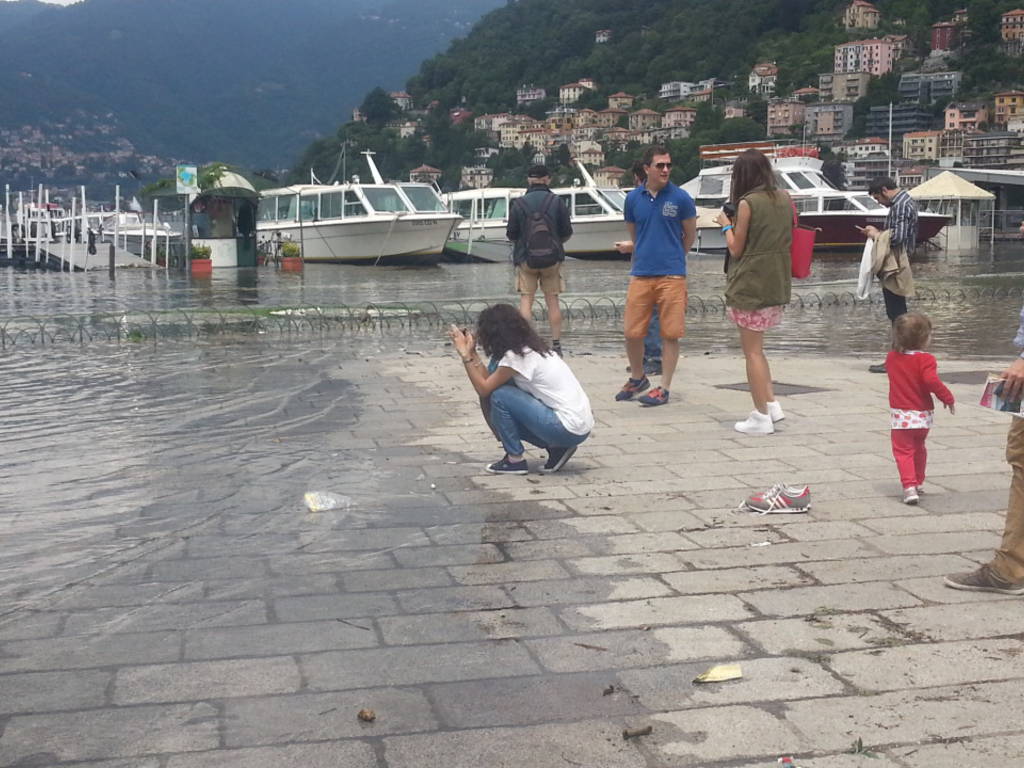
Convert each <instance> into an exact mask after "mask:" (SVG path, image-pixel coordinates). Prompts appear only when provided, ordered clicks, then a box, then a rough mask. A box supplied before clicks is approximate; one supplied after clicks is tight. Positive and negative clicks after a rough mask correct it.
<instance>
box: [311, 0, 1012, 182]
mask: <svg viewBox="0 0 1024 768" xmlns="http://www.w3.org/2000/svg"><path fill="white" fill-rule="evenodd" d="M848 4H849V2H848V0H559V1H558V2H551V1H550V0H512V1H510V2H508V3H507V4H506V5H504V6H503V7H501V8H498V9H495V10H494V11H492V12H491V13H489V14H488V15H487V16H485V17H484V18H483V19H482V20H480V22H478V23H477V25H476V26H475V27H474V28H473V30H472V32H471V33H470V34H469V35H467V36H466V37H465V38H461V39H457V40H455V41H453V42H452V43H451V45H449V47H448V49H447V50H446V51H445V52H443V53H441V54H438V55H436V56H434V57H432V58H430V59H428V60H427V61H425V62H424V63H423V64H422V66H421V67H420V70H419V73H418V74H416V75H415V76H414V77H412V78H411V79H410V80H409V81H408V84H407V90H408V91H409V92H410V93H411V94H412V95H413V96H414V97H415V98H416V100H417V102H418V103H419V104H421V105H425V104H430V103H431V102H433V101H436V102H437V104H438V109H437V110H435V112H434V113H432V114H431V116H430V117H429V118H427V120H426V121H425V123H424V131H423V132H424V133H425V134H427V135H429V136H430V139H431V141H430V142H429V145H428V144H426V143H424V142H422V141H421V140H419V139H417V138H407V139H398V138H397V136H396V135H394V134H392V133H390V132H388V131H387V130H382V129H381V128H380V126H373V125H357V124H349V125H346V126H343V127H341V128H340V129H339V132H338V136H337V138H334V137H332V138H327V139H323V140H321V141H319V142H316V143H314V144H312V145H311V146H310V147H309V148H308V149H307V151H306V153H305V155H304V156H303V158H302V160H301V161H300V163H299V167H298V168H297V169H296V173H297V174H302V173H307V172H308V168H309V167H313V168H316V169H318V170H319V171H320V172H324V171H325V170H327V169H329V168H330V167H332V166H333V164H334V158H335V157H336V155H337V151H338V145H339V140H344V139H348V140H350V141H352V142H354V143H355V144H358V145H360V146H361V147H363V146H367V147H371V148H374V149H376V150H377V151H378V152H379V154H380V155H381V156H382V158H383V159H381V160H380V162H382V163H383V164H384V165H385V166H386V168H387V170H388V171H389V172H390V173H392V174H394V175H398V174H400V173H401V172H402V171H403V169H404V170H407V169H408V168H410V167H412V166H414V165H417V164H419V163H422V162H426V163H428V164H430V165H433V166H436V167H439V168H441V169H442V170H444V171H445V177H444V180H445V182H446V183H447V184H449V185H453V184H454V183H457V178H458V177H457V174H458V168H459V167H460V166H461V165H463V164H467V165H471V164H473V162H474V160H473V157H474V155H473V152H474V149H475V148H476V147H479V146H482V145H484V144H486V143H487V142H486V139H485V138H484V137H482V136H481V135H479V134H476V133H474V132H473V131H472V126H471V125H465V124H464V125H462V126H453V125H451V124H450V121H449V120H448V119H447V116H448V110H449V109H451V108H454V107H462V108H465V109H469V110H471V111H473V112H474V113H475V114H483V113H493V112H505V111H515V110H516V95H515V91H516V87H517V86H519V85H520V84H524V83H530V84H534V85H536V86H539V87H542V88H545V89H546V90H547V93H548V99H547V100H546V101H545V102H538V103H535V104H533V105H531V106H530V108H529V110H528V111H529V112H530V113H531V114H533V115H534V116H535V117H541V116H543V114H544V111H545V110H546V109H549V108H550V107H551V106H552V105H553V104H555V103H556V102H557V97H558V88H559V86H560V85H562V84H565V83H570V82H574V81H576V80H578V79H580V78H582V77H590V78H593V79H594V80H595V81H596V82H597V88H596V89H595V90H593V91H590V92H587V93H586V94H585V95H584V97H583V98H582V99H581V100H580V102H579V103H577V104H576V105H575V106H577V107H590V108H594V109H602V108H604V107H605V106H607V97H608V95H609V94H611V93H615V92H617V91H620V90H621V91H626V92H628V93H631V94H636V95H639V96H640V97H641V101H640V102H639V103H638V104H637V106H659V107H664V103H663V102H658V101H657V99H656V96H657V93H658V89H659V86H660V84H661V83H663V82H666V81H671V80H685V81H698V80H702V79H705V78H711V77H716V78H721V79H722V80H725V81H727V82H728V83H730V85H729V86H728V87H726V88H723V89H722V90H721V91H716V99H718V98H719V97H720V98H721V99H722V100H724V99H726V98H730V97H734V98H743V99H746V98H747V97H748V93H747V75H748V73H749V72H750V70H751V67H752V66H753V65H754V64H755V63H756V62H758V61H764V60H772V61H775V62H776V63H777V65H778V68H779V82H778V92H779V93H780V94H786V93H789V92H790V91H791V90H793V89H795V88H799V87H802V86H807V85H813V86H817V84H818V75H819V73H822V72H830V71H832V67H833V54H834V46H835V45H836V44H838V43H842V42H846V41H849V40H854V39H859V38H865V37H872V36H876V35H883V34H890V33H891V34H905V35H907V36H908V37H909V41H910V44H911V45H910V48H911V53H910V55H909V56H908V57H907V58H906V59H905V60H904V61H902V62H901V64H900V66H901V67H902V68H903V69H913V68H916V67H918V66H920V64H921V62H922V60H923V58H924V56H926V55H927V53H928V51H929V39H930V38H929V35H930V29H931V24H932V23H934V22H936V21H940V20H944V19H948V18H949V17H950V15H951V14H952V13H953V11H955V10H958V9H960V8H967V10H968V13H969V16H970V24H969V30H970V34H971V37H970V45H969V46H968V48H967V49H966V50H965V52H964V54H963V56H962V57H960V58H959V59H956V58H954V59H953V60H952V61H950V62H948V65H949V66H951V67H954V68H959V69H962V70H963V71H964V74H965V77H964V82H963V88H962V93H961V95H963V96H965V97H985V96H987V95H990V94H991V92H992V91H993V90H994V89H998V88H1000V87H1011V86H1014V87H1019V86H1020V85H1021V84H1022V78H1024V64H1022V60H1021V59H1010V58H1008V57H1006V56H1004V55H1003V54H1001V53H1000V52H999V50H998V46H997V44H996V43H997V41H998V37H999V14H1000V13H1001V12H1002V11H1005V10H1009V9H1012V8H1015V7H1017V6H1018V5H1019V4H1020V0H875V5H876V6H877V7H878V8H879V10H880V11H881V12H882V18H883V22H882V26H881V27H880V28H879V29H878V30H863V29H862V30H851V31H847V30H845V29H844V28H843V26H842V24H841V17H842V12H843V10H844V8H845V7H846V6H847V5H848ZM600 29H608V30H611V33H612V34H611V40H610V41H609V42H606V43H597V42H596V41H595V35H594V33H595V31H597V30H600ZM897 82H898V73H897V74H895V75H890V76H886V77H882V78H876V79H874V81H873V82H872V84H871V88H870V91H869V94H868V97H867V98H865V99H862V100H861V102H860V103H858V104H857V105H856V114H858V115H863V114H864V113H865V112H866V111H867V108H868V107H869V106H871V105H872V104H882V103H886V102H888V101H890V100H894V99H896V95H895V94H896V90H895V89H896V84H897ZM552 97H553V98H552ZM644 98H646V100H647V101H646V103H645V102H644V101H643V99H644ZM942 106H944V105H942ZM936 108H938V106H936ZM764 109H765V106H764V102H760V103H757V102H756V101H755V102H754V103H752V104H751V109H750V110H749V113H748V114H750V117H752V118H753V120H751V119H750V118H747V119H740V120H723V119H722V117H721V114H720V113H718V112H716V111H715V110H713V109H710V108H708V107H707V106H706V105H705V106H702V107H701V109H700V112H699V114H698V122H697V125H696V126H694V132H693V134H692V138H691V139H690V140H688V141H685V142H676V143H675V146H674V147H673V151H674V152H676V153H677V154H680V155H681V156H682V158H683V159H684V162H683V163H677V169H676V175H677V176H680V177H683V176H685V175H686V174H687V173H692V172H695V168H696V166H695V163H696V160H695V158H696V147H697V146H698V145H699V144H700V143H710V142H714V141H732V140H745V139H750V138H755V137H761V136H763V135H764V127H763V123H764ZM519 111H523V110H519ZM858 124H859V125H862V124H863V122H862V120H861V122H859V123H858ZM517 154H518V153H517ZM634 154H635V153H634ZM611 160H612V161H613V162H625V160H626V158H625V157H622V156H616V155H615V153H611ZM526 162H527V160H526V159H524V158H523V157H514V156H510V153H506V152H503V153H502V154H501V155H499V156H497V157H496V158H492V159H491V160H490V161H489V164H490V165H492V167H494V168H495V171H496V180H497V179H500V178H502V174H503V173H504V172H506V171H515V173H518V174H520V175H521V172H522V170H523V167H524V165H525V163H526ZM515 173H513V174H512V175H513V176H514V175H515Z"/></svg>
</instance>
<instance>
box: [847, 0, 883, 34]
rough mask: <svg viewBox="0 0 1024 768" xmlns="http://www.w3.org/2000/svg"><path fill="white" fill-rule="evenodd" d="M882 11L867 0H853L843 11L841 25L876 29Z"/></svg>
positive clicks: (852, 27) (850, 27)
mask: <svg viewBox="0 0 1024 768" xmlns="http://www.w3.org/2000/svg"><path fill="white" fill-rule="evenodd" d="M881 20H882V13H881V11H879V10H878V8H876V7H875V5H874V4H873V3H869V2H868V1H867V0H853V2H852V3H850V4H849V5H848V6H846V10H845V11H843V26H844V27H846V29H878V23H879V22H880V21H881Z"/></svg>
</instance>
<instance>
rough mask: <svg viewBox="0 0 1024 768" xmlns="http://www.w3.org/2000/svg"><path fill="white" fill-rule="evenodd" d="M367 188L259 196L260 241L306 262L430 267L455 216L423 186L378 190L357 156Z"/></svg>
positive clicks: (314, 187)
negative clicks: (295, 246) (283, 244)
mask: <svg viewBox="0 0 1024 768" xmlns="http://www.w3.org/2000/svg"><path fill="white" fill-rule="evenodd" d="M363 154H364V155H365V156H366V159H367V163H368V164H369V166H370V172H371V174H372V175H373V179H374V183H372V184H364V183H361V182H360V181H359V180H358V178H353V179H352V180H351V181H348V182H345V183H335V184H297V185H293V186H289V187H280V188H277V189H268V190H264V191H263V192H262V193H261V195H260V203H259V212H258V216H257V224H256V229H257V233H258V236H259V238H260V240H291V241H292V242H295V243H299V244H300V245H301V246H302V255H303V259H304V260H305V261H306V262H326V263H334V264H370V265H388V264H412V265H418V264H419V265H423V264H436V263H437V262H438V261H439V260H440V258H441V251H442V249H443V248H444V244H445V241H446V240H447V239H448V236H449V235H450V234H451V231H452V229H453V228H454V227H455V225H456V223H457V222H458V221H459V216H458V215H457V214H454V213H450V212H449V211H448V209H447V208H446V206H445V204H444V202H443V201H442V200H441V198H440V197H439V196H438V194H437V192H436V191H435V189H434V188H433V187H432V186H430V185H429V184H419V183H413V182H385V181H384V180H383V179H382V178H381V176H380V173H379V171H378V170H377V167H376V165H375V164H374V162H373V157H372V153H369V152H364V153H363Z"/></svg>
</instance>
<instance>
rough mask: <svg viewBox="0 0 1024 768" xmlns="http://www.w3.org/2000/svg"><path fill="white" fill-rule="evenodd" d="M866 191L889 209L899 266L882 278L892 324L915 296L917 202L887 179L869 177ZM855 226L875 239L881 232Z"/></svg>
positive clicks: (877, 369)
mask: <svg viewBox="0 0 1024 768" xmlns="http://www.w3.org/2000/svg"><path fill="white" fill-rule="evenodd" d="M868 194H869V195H871V197H873V198H874V199H875V201H876V202H878V203H880V204H881V205H884V206H885V207H886V208H888V209H889V213H888V214H886V217H885V230H884V231H886V232H888V233H889V248H890V249H891V250H892V251H893V252H894V255H895V256H896V263H897V264H898V265H899V269H898V270H897V271H896V272H895V273H893V274H889V275H886V276H885V277H884V278H883V279H882V297H883V298H884V299H885V314H886V316H887V317H888V318H889V322H890V323H895V322H896V318H897V317H899V316H900V315H905V314H906V313H907V297H909V296H913V295H914V278H913V275H912V274H911V271H910V254H911V253H913V252H914V248H916V247H917V203H916V202H914V198H912V197H911V196H910V195H909V194H907V191H906V190H905V189H900V188H899V187H898V186H897V185H896V182H895V181H893V180H892V179H890V178H883V179H874V180H872V182H871V183H870V184H869V185H868ZM857 229H858V230H860V231H861V232H862V233H863V234H865V235H867V236H868V237H869V238H871V239H872V240H875V241H877V240H878V238H879V236H880V235H881V234H882V232H881V231H880V230H879V229H878V228H877V227H873V226H870V225H869V226H866V227H857ZM868 370H869V371H871V372H872V373H885V372H886V371H885V363H881V364H879V365H872V366H869V367H868Z"/></svg>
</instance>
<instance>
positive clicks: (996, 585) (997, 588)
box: [944, 565, 1024, 595]
mask: <svg viewBox="0 0 1024 768" xmlns="http://www.w3.org/2000/svg"><path fill="white" fill-rule="evenodd" d="M944 581H945V584H946V586H947V587H950V588H952V589H964V590H968V591H970V592H998V593H999V594H1001V595H1024V582H1020V583H1018V584H1011V583H1010V582H1008V581H1003V580H1002V579H1001V578H999V577H998V576H996V575H995V574H994V573H992V569H991V568H989V567H988V566H987V565H983V566H981V568H979V569H978V570H976V571H971V572H970V573H955V574H953V575H952V576H947V577H946V578H945V580H944Z"/></svg>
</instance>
